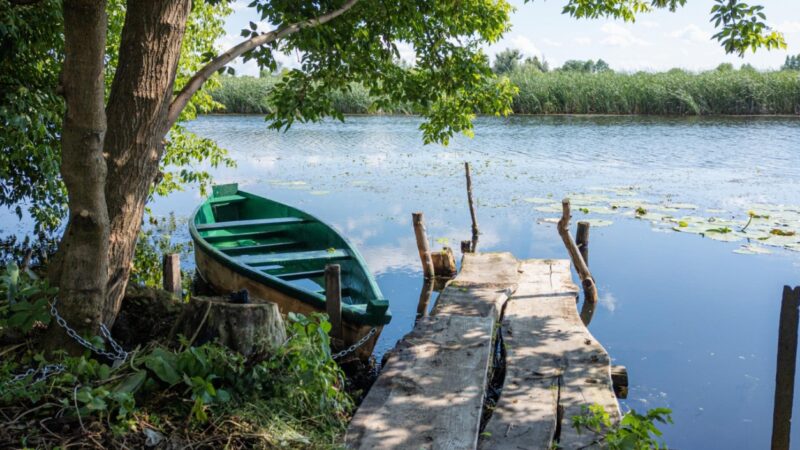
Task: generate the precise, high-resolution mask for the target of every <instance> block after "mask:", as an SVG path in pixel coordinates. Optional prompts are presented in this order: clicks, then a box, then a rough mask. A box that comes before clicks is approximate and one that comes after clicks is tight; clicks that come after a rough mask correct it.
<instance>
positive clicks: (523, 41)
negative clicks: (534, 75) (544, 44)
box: [511, 36, 542, 56]
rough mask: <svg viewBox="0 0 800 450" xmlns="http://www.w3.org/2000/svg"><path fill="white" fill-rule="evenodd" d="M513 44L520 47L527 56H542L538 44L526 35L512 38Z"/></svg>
mask: <svg viewBox="0 0 800 450" xmlns="http://www.w3.org/2000/svg"><path fill="white" fill-rule="evenodd" d="M511 44H512V47H514V48H517V49H519V50H520V51H521V52H522V53H523V54H524V55H525V56H542V52H541V51H540V50H539V48H538V47H537V46H536V44H534V43H533V41H532V40H530V39H529V38H527V37H525V36H514V38H513V39H511Z"/></svg>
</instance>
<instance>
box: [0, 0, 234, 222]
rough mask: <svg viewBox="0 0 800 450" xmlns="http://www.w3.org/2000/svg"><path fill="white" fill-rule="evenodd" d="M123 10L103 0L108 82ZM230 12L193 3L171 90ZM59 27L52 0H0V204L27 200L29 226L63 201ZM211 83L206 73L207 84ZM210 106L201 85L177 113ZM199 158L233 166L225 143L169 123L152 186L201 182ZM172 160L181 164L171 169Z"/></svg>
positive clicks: (56, 211) (120, 1)
mask: <svg viewBox="0 0 800 450" xmlns="http://www.w3.org/2000/svg"><path fill="white" fill-rule="evenodd" d="M125 10H126V8H125V1H124V0H111V1H109V2H108V6H107V12H108V36H107V47H106V59H107V63H106V70H105V73H104V77H105V80H106V86H107V87H108V86H110V85H111V81H112V80H113V78H114V73H115V70H116V61H117V56H118V54H119V44H120V37H121V30H122V26H123V24H124V21H125ZM230 12H231V8H230V6H229V5H228V2H219V1H214V0H205V1H194V2H192V12H191V14H190V16H189V20H188V22H187V27H186V35H185V37H184V41H183V46H182V48H181V58H180V63H179V67H178V73H177V77H176V80H175V87H176V89H179V88H180V87H182V85H183V84H185V83H186V81H187V80H188V79H189V77H190V76H191V75H192V74H193V73H194V72H195V71H196V70H198V69H199V68H200V67H201V66H202V65H203V64H204V63H205V61H206V60H207V59H208V57H209V54H211V53H213V50H214V42H215V41H216V39H217V38H218V37H220V36H222V35H223V34H224V29H223V24H224V22H223V20H224V17H225V16H226V15H228V14H229V13H230ZM62 29H63V17H62V16H61V2H60V1H59V0H44V1H42V2H37V3H36V4H34V5H29V6H12V5H11V4H10V1H9V0H0V105H1V106H0V124H2V126H0V150H2V151H0V206H9V207H12V208H14V209H15V212H16V213H17V215H18V216H19V217H23V214H24V210H23V208H22V205H23V204H25V203H28V204H29V205H30V206H29V207H28V213H29V214H30V215H31V217H32V218H33V219H34V222H35V230H34V231H36V232H39V231H47V232H50V233H52V232H54V231H55V230H56V229H57V228H58V226H59V224H60V223H61V220H62V219H63V218H64V214H65V208H66V191H65V189H64V185H63V183H62V182H61V177H60V173H59V167H60V158H61V145H60V133H61V125H62V120H63V113H64V102H63V99H62V98H61V97H60V95H59V94H58V83H59V82H58V74H59V72H60V68H61V63H62V62H63V59H64V56H63V55H64V49H63V44H64V43H63V35H62V33H61V30H62ZM216 83H217V80H216V79H215V78H212V79H211V80H209V81H208V82H207V84H206V88H213V87H214V86H216ZM108 92H109V89H106V93H107V94H108ZM217 107H219V105H218V104H216V103H215V102H214V101H213V100H212V99H211V96H210V94H208V92H207V91H206V90H205V89H204V90H201V91H199V92H198V93H197V94H195V96H194V97H193V98H192V101H191V102H190V103H189V105H188V106H187V108H186V109H184V111H183V114H182V115H181V120H190V119H192V118H194V117H195V116H196V115H197V114H198V113H204V112H210V111H211V110H213V109H214V108H217ZM206 161H208V162H209V163H210V165H211V166H212V167H216V166H217V165H220V164H225V165H228V166H231V165H233V161H232V160H231V159H230V158H228V157H227V154H226V152H225V150H223V149H221V148H219V147H218V146H217V145H216V144H215V143H214V142H212V141H210V140H208V139H201V138H199V137H197V136H194V135H193V134H191V133H189V132H187V131H186V130H185V129H184V128H183V127H181V126H180V125H178V126H176V127H174V128H173V129H172V130H171V132H170V136H169V140H168V144H167V149H166V154H165V157H164V158H163V160H162V168H161V171H162V172H163V173H164V174H165V175H164V177H163V178H162V180H161V184H159V185H158V186H157V188H156V190H155V191H156V193H157V194H161V195H164V194H166V193H169V192H172V191H174V190H178V189H180V188H181V186H182V185H185V184H187V183H199V184H200V186H201V189H203V190H204V189H206V188H207V187H208V185H209V184H210V176H209V175H208V173H207V172H206V171H204V170H201V169H195V168H193V167H192V166H193V165H199V164H201V163H203V162H206ZM176 166H179V167H180V169H179V170H176V171H172V172H171V171H170V170H171V169H172V168H173V167H176Z"/></svg>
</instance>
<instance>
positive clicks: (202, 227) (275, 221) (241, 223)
mask: <svg viewBox="0 0 800 450" xmlns="http://www.w3.org/2000/svg"><path fill="white" fill-rule="evenodd" d="M303 222H307V220H306V219H303V218H302V217H275V218H272V219H255V220H232V221H229V222H215V223H201V224H197V231H213V230H227V229H231V228H243V227H255V226H277V225H290V224H297V223H303Z"/></svg>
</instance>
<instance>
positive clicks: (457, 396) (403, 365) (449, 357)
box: [345, 316, 494, 450]
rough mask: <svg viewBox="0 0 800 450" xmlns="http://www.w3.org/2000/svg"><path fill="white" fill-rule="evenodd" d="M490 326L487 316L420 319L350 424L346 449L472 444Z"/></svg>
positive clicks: (480, 403) (461, 446) (465, 446)
mask: <svg viewBox="0 0 800 450" xmlns="http://www.w3.org/2000/svg"><path fill="white" fill-rule="evenodd" d="M493 329H494V320H493V319H492V318H490V317H464V316H431V317H423V318H421V319H420V320H419V322H418V323H417V325H416V326H415V328H414V330H413V331H412V332H411V333H409V334H408V335H406V336H405V337H404V338H403V339H402V341H401V342H400V343H398V345H397V347H396V348H395V350H393V353H392V355H391V357H390V358H389V360H388V362H387V364H386V366H385V367H384V369H383V371H382V372H381V376H380V377H379V378H378V380H377V381H376V382H375V384H374V385H373V386H372V388H371V389H370V391H369V394H368V395H367V397H366V398H365V399H364V401H363V402H362V403H361V406H360V407H359V409H358V411H357V412H356V415H355V417H353V420H352V421H351V422H350V426H349V427H348V430H347V435H346V437H345V441H346V445H347V447H348V448H354V449H364V450H367V449H370V450H371V449H376V448H380V449H414V450H418V449H434V448H435V449H453V450H455V449H468V448H475V445H476V444H477V439H478V428H479V427H480V419H481V411H482V407H483V399H484V391H485V388H486V377H487V371H488V367H489V361H490V359H491V355H492V352H493V349H492V335H493Z"/></svg>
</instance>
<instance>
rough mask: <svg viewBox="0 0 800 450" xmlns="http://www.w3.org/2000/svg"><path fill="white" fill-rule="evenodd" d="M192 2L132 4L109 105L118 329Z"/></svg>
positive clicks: (111, 280) (112, 294)
mask: <svg viewBox="0 0 800 450" xmlns="http://www.w3.org/2000/svg"><path fill="white" fill-rule="evenodd" d="M190 9H191V1H190V0H130V1H129V2H128V11H127V13H126V17H125V25H124V27H123V30H122V40H121V44H120V50H119V64H118V66H117V71H116V74H115V77H114V82H113V84H112V87H111V95H110V96H109V100H108V107H107V113H108V129H109V131H108V135H107V136H106V152H107V153H108V158H109V164H108V181H107V183H106V189H105V195H106V201H107V203H108V214H109V219H110V223H111V227H110V233H109V266H108V288H107V289H108V291H107V297H108V298H107V301H106V302H105V307H104V308H103V312H102V317H103V319H104V320H105V321H106V322H107V323H109V324H111V323H113V321H114V319H115V317H116V315H117V312H118V311H119V308H120V302H121V301H122V297H123V295H124V293H125V286H126V285H127V283H128V278H129V276H130V271H131V264H132V261H133V254H134V249H135V245H136V238H137V236H138V234H139V231H140V229H141V224H142V215H143V213H144V206H145V203H146V201H147V197H148V195H149V193H150V188H151V187H152V186H153V183H154V181H155V179H156V176H157V175H158V168H159V161H160V160H161V157H162V155H163V153H164V137H165V136H166V134H167V132H168V131H169V124H168V121H167V113H168V108H169V104H170V101H171V100H172V96H173V84H174V81H175V73H176V71H177V66H178V60H179V58H180V51H181V42H182V41H183V34H184V30H185V27H186V20H187V18H188V15H189V11H190Z"/></svg>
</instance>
